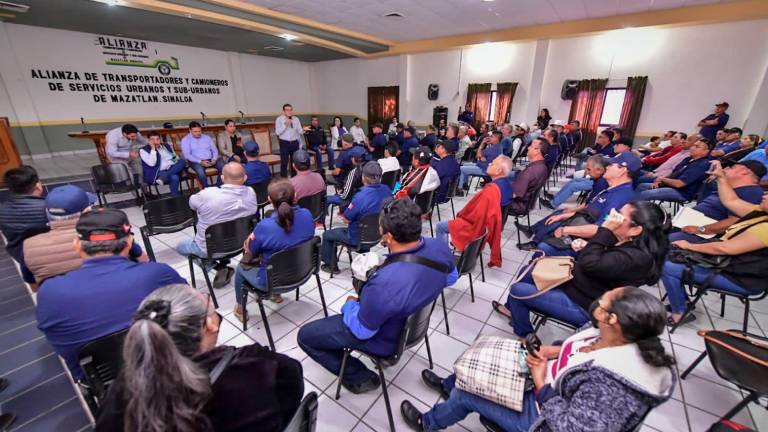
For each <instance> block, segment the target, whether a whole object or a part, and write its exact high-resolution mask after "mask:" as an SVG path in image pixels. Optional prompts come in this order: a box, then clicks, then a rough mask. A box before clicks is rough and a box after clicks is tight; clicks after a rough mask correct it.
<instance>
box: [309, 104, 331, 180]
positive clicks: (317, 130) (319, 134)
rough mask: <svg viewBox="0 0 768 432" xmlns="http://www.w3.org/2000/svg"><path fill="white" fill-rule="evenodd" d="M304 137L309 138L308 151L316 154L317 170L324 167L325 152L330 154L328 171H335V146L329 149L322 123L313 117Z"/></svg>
mask: <svg viewBox="0 0 768 432" xmlns="http://www.w3.org/2000/svg"><path fill="white" fill-rule="evenodd" d="M304 136H305V137H307V149H308V150H312V151H314V152H315V162H316V163H317V168H318V169H320V168H322V167H323V155H322V152H323V151H327V152H328V169H329V170H333V166H334V164H333V146H331V147H328V140H327V139H326V137H325V129H323V127H322V126H320V121H319V120H318V119H317V117H316V116H312V120H311V121H310V125H309V126H307V127H306V128H304Z"/></svg>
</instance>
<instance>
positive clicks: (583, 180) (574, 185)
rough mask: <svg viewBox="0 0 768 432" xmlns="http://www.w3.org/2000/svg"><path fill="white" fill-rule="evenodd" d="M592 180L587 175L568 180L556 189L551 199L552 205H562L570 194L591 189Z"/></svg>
mask: <svg viewBox="0 0 768 432" xmlns="http://www.w3.org/2000/svg"><path fill="white" fill-rule="evenodd" d="M592 184H593V181H592V179H591V178H589V177H579V178H574V179H573V180H570V181H569V182H568V183H566V184H565V185H563V187H562V189H560V190H559V191H557V193H556V194H555V197H554V198H553V199H552V207H554V208H558V207H560V205H562V204H563V203H564V202H565V201H567V200H568V198H570V197H571V195H573V194H575V193H578V192H581V191H588V190H590V189H592Z"/></svg>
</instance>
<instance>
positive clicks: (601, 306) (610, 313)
mask: <svg viewBox="0 0 768 432" xmlns="http://www.w3.org/2000/svg"><path fill="white" fill-rule="evenodd" d="M597 307H598V308H599V309H602V310H604V311H605V313H607V314H608V315H616V314H615V313H613V312H611V311H610V310H608V309H606V308H604V307H603V305H601V304H600V302H599V301H598V302H597Z"/></svg>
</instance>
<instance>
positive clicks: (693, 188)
mask: <svg viewBox="0 0 768 432" xmlns="http://www.w3.org/2000/svg"><path fill="white" fill-rule="evenodd" d="M711 148H712V147H711V144H710V143H709V140H707V139H706V138H702V139H700V140H698V141H696V142H695V143H694V144H693V145H692V146H691V149H690V150H689V152H690V156H689V157H687V158H685V159H683V161H682V162H680V164H678V165H677V166H676V167H675V169H674V170H673V171H672V174H670V175H669V177H657V178H656V181H654V182H653V183H641V184H639V185H638V186H637V193H638V199H640V200H643V201H653V200H662V201H678V202H680V201H690V200H691V199H693V197H694V195H696V192H698V191H699V187H701V184H702V182H703V181H704V179H705V178H707V170H708V169H709V161H710V158H709V152H710V150H711Z"/></svg>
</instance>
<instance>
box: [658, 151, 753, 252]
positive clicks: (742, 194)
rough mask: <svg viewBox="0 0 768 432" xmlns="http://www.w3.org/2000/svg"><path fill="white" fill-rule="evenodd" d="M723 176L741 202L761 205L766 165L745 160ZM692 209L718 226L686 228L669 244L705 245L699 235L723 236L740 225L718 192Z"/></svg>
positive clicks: (727, 169)
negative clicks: (733, 226) (731, 228)
mask: <svg viewBox="0 0 768 432" xmlns="http://www.w3.org/2000/svg"><path fill="white" fill-rule="evenodd" d="M761 151H762V150H761ZM723 172H724V177H725V181H726V182H727V183H728V185H729V186H730V187H731V188H732V189H733V191H734V192H736V196H738V198H739V199H741V200H742V201H745V202H748V203H752V204H755V205H757V204H760V200H762V198H763V188H762V187H760V185H759V184H758V183H759V182H760V179H761V178H763V177H764V176H765V175H766V172H767V171H766V168H765V166H763V164H761V163H760V162H757V161H754V160H747V161H745V160H742V161H741V162H738V163H737V164H735V165H732V166H730V167H728V168H725V169H724V170H723ZM693 209H694V210H696V211H699V212H701V213H702V214H704V216H707V217H708V218H711V219H714V220H716V221H717V222H714V223H711V224H708V225H702V226H694V225H688V226H684V227H683V228H681V231H680V232H676V233H672V234H671V235H670V236H669V240H670V241H677V240H687V241H688V242H689V243H705V242H707V241H709V240H707V239H705V238H703V237H700V236H699V235H697V234H704V235H707V234H717V235H720V234H722V233H724V232H725V230H726V229H727V228H728V227H730V226H731V225H733V224H734V223H736V222H738V221H739V218H738V216H736V215H735V214H733V213H732V212H731V211H729V210H728V209H727V208H726V207H725V205H723V203H722V201H720V196H719V195H718V193H717V192H715V193H713V194H710V195H709V196H707V197H706V198H704V199H703V200H701V201H699V203H698V204H697V205H696V206H695V207H693Z"/></svg>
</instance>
